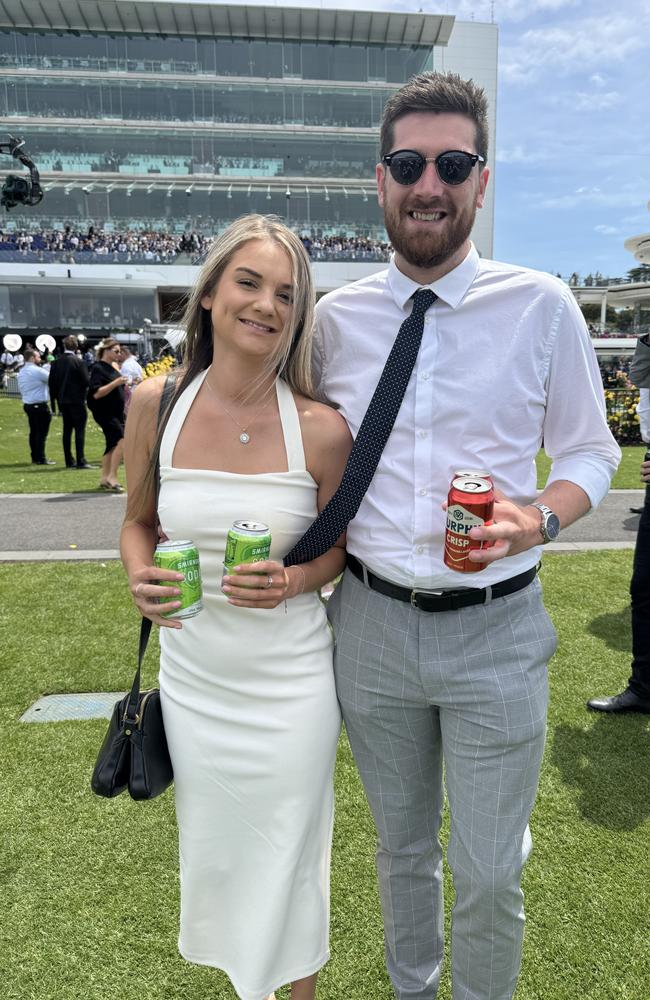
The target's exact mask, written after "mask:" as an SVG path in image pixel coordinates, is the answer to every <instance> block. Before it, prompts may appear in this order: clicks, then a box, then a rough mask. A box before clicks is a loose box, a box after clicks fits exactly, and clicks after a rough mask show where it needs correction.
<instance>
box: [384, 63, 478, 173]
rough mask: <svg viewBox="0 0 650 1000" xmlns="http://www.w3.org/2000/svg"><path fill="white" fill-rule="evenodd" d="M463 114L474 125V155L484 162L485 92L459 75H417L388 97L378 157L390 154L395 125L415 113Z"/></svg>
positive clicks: (471, 81)
mask: <svg viewBox="0 0 650 1000" xmlns="http://www.w3.org/2000/svg"><path fill="white" fill-rule="evenodd" d="M422 111H424V112H428V113H430V114H434V115H440V114H455V115H465V117H466V118H469V119H470V120H471V121H473V122H474V126H475V129H476V152H477V153H479V155H480V156H483V157H484V158H485V160H487V154H488V102H487V97H486V96H485V91H484V90H483V88H482V87H479V86H478V85H477V84H475V83H474V81H473V80H464V79H463V77H462V76H459V75H458V73H420V74H419V75H418V76H413V77H411V79H410V80H409V81H408V83H405V84H404V86H403V87H401V88H400V89H399V90H398V91H396V92H395V93H394V94H393V95H392V97H389V99H388V101H387V102H386V106H385V107H384V113H383V116H382V122H381V132H380V137H379V143H380V154H379V155H380V157H382V156H385V155H386V153H390V152H391V150H392V148H393V141H394V125H395V122H396V121H398V120H399V119H400V118H403V117H404V116H405V115H410V114H413V113H415V112H422Z"/></svg>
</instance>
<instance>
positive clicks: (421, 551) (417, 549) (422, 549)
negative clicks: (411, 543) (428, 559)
mask: <svg viewBox="0 0 650 1000" xmlns="http://www.w3.org/2000/svg"><path fill="white" fill-rule="evenodd" d="M415 551H416V552H417V554H418V555H419V556H421V555H422V553H423V552H424V545H418V546H416V549H415Z"/></svg>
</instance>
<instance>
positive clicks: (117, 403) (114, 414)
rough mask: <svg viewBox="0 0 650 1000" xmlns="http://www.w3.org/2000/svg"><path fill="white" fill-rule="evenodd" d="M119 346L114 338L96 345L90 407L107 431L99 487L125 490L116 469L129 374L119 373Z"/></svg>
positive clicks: (91, 373)
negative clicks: (118, 479)
mask: <svg viewBox="0 0 650 1000" xmlns="http://www.w3.org/2000/svg"><path fill="white" fill-rule="evenodd" d="M119 360H120V345H119V344H118V342H117V341H116V340H114V339H113V338H112V337H109V338H108V340H104V341H102V343H101V344H100V345H99V346H98V348H97V361H96V362H95V364H94V365H93V367H92V369H91V372H90V387H89V389H88V408H89V410H90V411H91V413H92V415H93V417H94V419H95V422H96V423H98V424H99V426H100V427H101V429H102V431H103V432H104V438H105V440H106V448H105V449H104V457H103V458H102V478H101V480H100V483H99V485H100V488H101V489H103V490H113V492H115V493H123V492H124V487H123V486H120V484H119V483H118V481H117V470H118V469H119V467H120V463H121V461H122V455H123V452H124V386H125V385H126V382H127V379H126V376H124V375H121V374H120V369H119Z"/></svg>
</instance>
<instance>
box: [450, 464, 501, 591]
mask: <svg viewBox="0 0 650 1000" xmlns="http://www.w3.org/2000/svg"><path fill="white" fill-rule="evenodd" d="M493 514H494V490H493V488H492V485H491V483H490V482H488V480H486V479H479V478H474V479H472V478H468V477H466V476H460V477H458V478H457V479H454V480H453V482H452V484H451V489H450V491H449V497H448V499H447V527H446V530H445V554H444V562H445V566H449V568H450V569H455V570H456V571H457V572H458V573H478V572H479V571H480V570H482V569H485V563H475V562H470V561H469V558H468V557H469V554H470V552H472V551H475V550H476V549H483V548H489V547H490V545H491V544H492V543H486V542H480V541H478V540H476V539H474V538H470V537H469V532H470V530H471V529H472V528H480V527H482V525H484V524H491V523H492V517H493Z"/></svg>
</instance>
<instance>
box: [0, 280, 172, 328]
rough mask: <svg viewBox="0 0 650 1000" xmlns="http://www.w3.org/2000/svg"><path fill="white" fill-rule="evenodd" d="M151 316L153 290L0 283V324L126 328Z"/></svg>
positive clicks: (39, 326) (138, 324)
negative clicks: (52, 286) (61, 287)
mask: <svg viewBox="0 0 650 1000" xmlns="http://www.w3.org/2000/svg"><path fill="white" fill-rule="evenodd" d="M143 316H149V317H150V318H151V319H155V318H156V316H157V313H156V295H155V293H154V292H153V291H141V290H138V289H134V290H133V291H132V292H131V291H123V290H121V289H115V288H98V287H93V288H88V289H79V288H70V289H65V288H64V289H59V288H51V287H47V286H46V287H43V288H41V287H38V286H30V285H19V284H11V285H0V328H3V329H4V328H7V329H17V330H29V329H30V328H31V329H40V330H48V329H50V330H56V329H60V328H62V329H70V330H120V329H123V330H127V329H132V328H133V327H138V326H140V325H141V324H142V317H143Z"/></svg>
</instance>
